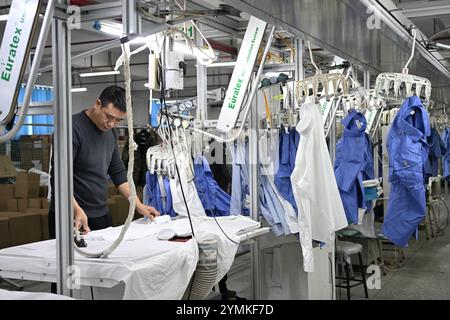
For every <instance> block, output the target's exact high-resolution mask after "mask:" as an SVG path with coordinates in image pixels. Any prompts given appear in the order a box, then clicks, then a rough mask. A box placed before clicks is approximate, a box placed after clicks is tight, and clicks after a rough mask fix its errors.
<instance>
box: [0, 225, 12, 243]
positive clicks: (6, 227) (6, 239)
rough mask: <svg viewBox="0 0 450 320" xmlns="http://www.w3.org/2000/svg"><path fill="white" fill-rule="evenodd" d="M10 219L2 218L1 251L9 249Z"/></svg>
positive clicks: (0, 227)
mask: <svg viewBox="0 0 450 320" xmlns="http://www.w3.org/2000/svg"><path fill="white" fill-rule="evenodd" d="M9 238H10V236H9V219H8V218H7V217H0V249H3V248H7V247H9Z"/></svg>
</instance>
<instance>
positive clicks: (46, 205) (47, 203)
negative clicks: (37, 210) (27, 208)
mask: <svg viewBox="0 0 450 320" xmlns="http://www.w3.org/2000/svg"><path fill="white" fill-rule="evenodd" d="M41 208H42V209H46V210H47V211H48V209H49V208H50V201H48V199H47V198H44V199H42V203H41Z"/></svg>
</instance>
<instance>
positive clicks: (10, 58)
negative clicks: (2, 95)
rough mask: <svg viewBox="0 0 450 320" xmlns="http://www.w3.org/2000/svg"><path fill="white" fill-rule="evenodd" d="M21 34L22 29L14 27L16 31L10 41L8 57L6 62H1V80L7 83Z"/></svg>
mask: <svg viewBox="0 0 450 320" xmlns="http://www.w3.org/2000/svg"><path fill="white" fill-rule="evenodd" d="M21 34H22V29H20V28H17V27H16V31H15V32H14V36H13V37H12V39H11V43H10V45H9V47H10V49H9V55H8V60H7V61H6V62H4V61H2V62H1V65H2V67H4V69H3V70H2V73H1V78H2V80H5V81H8V82H9V80H10V78H11V72H12V71H13V68H14V62H15V61H16V60H15V58H16V53H17V47H18V46H19V43H20V36H21Z"/></svg>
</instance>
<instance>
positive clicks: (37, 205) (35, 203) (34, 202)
mask: <svg viewBox="0 0 450 320" xmlns="http://www.w3.org/2000/svg"><path fill="white" fill-rule="evenodd" d="M28 208H29V209H42V199H40V198H37V199H28Z"/></svg>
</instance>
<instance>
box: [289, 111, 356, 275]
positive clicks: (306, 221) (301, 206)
mask: <svg viewBox="0 0 450 320" xmlns="http://www.w3.org/2000/svg"><path fill="white" fill-rule="evenodd" d="M297 131H298V132H299V133H300V135H301V137H302V138H301V139H300V144H299V147H298V150H297V156H296V159H295V169H294V171H293V172H292V175H291V183H292V189H293V193H294V197H295V202H296V203H297V206H298V211H299V213H298V224H299V227H300V244H301V246H302V251H303V266H304V270H305V271H306V272H314V258H313V246H312V240H316V241H320V242H322V243H325V244H326V245H329V244H331V243H334V232H336V231H337V230H340V229H342V228H345V227H346V226H347V225H348V224H347V218H346V217H345V212H344V207H343V205H342V201H341V198H340V195H339V191H338V187H337V183H336V179H335V176H334V171H333V166H332V164H331V159H330V155H329V153H328V148H327V145H326V141H325V135H324V133H323V125H322V115H321V114H320V106H319V105H317V104H311V103H310V104H304V105H302V106H301V107H300V122H299V123H298V125H297Z"/></svg>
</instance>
